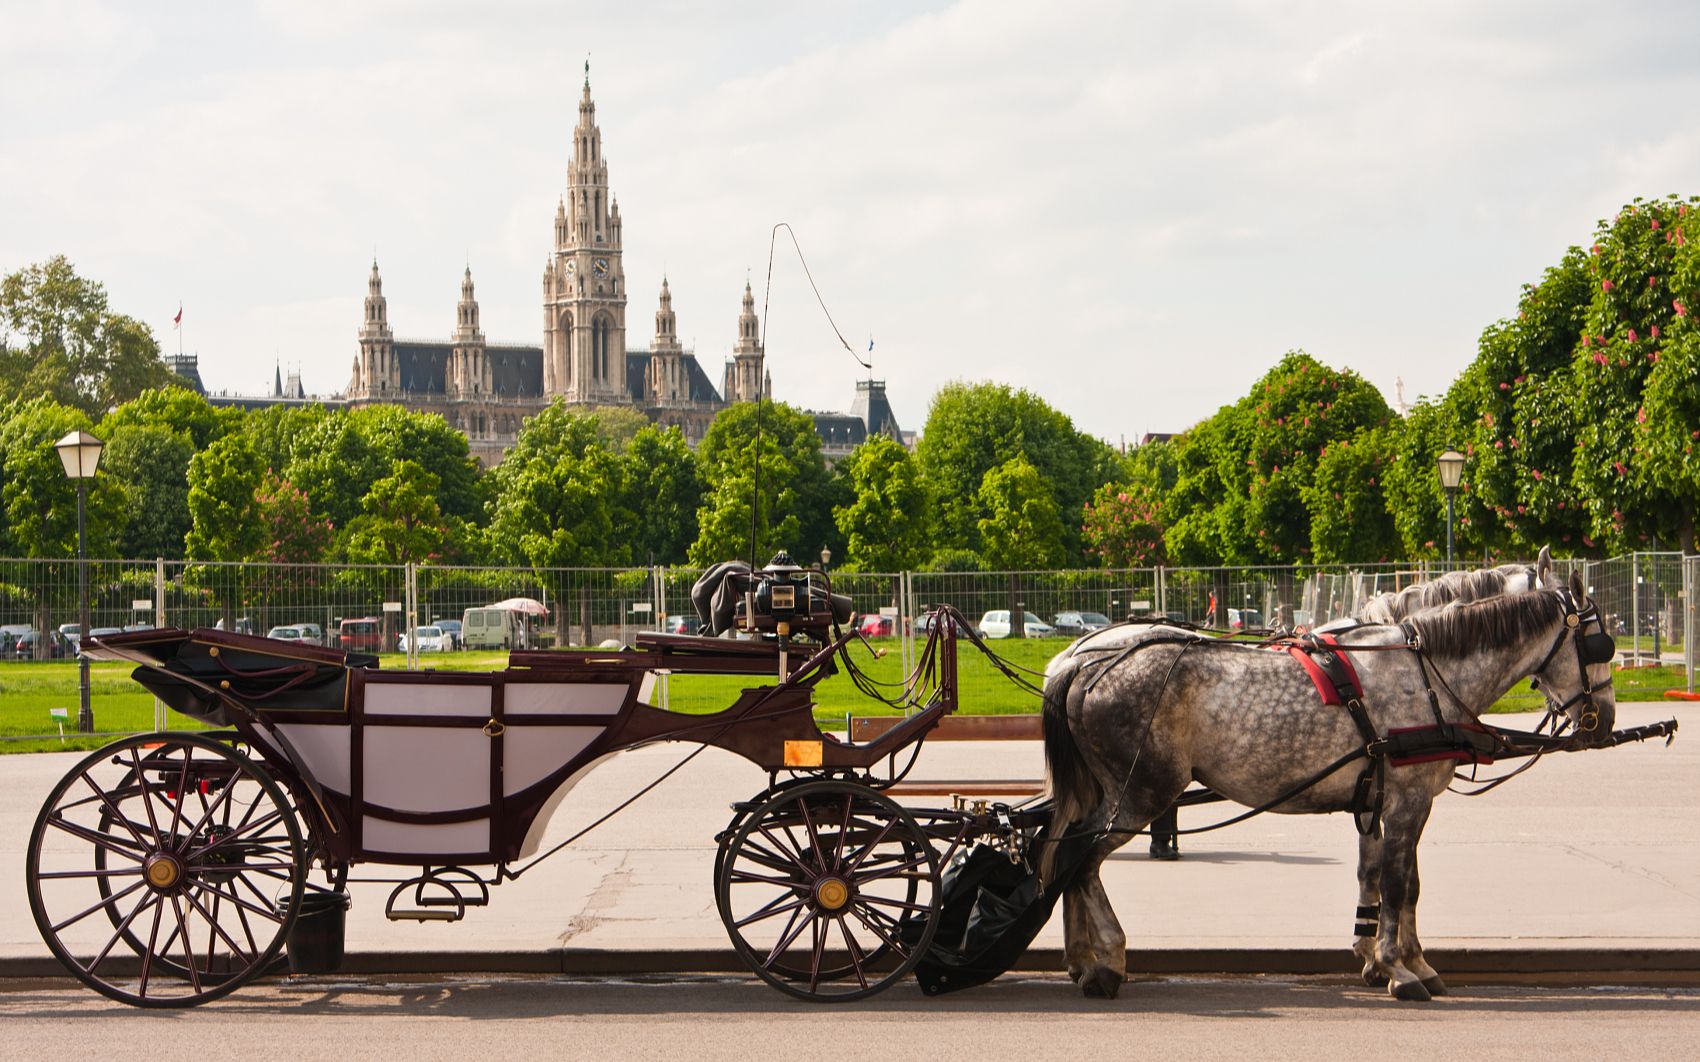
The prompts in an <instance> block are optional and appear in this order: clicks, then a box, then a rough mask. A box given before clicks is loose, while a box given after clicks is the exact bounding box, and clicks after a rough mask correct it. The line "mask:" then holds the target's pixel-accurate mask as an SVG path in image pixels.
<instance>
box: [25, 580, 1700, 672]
mask: <svg viewBox="0 0 1700 1062" xmlns="http://www.w3.org/2000/svg"><path fill="white" fill-rule="evenodd" d="M1463 566H1464V565H1459V567H1463ZM88 567H89V605H90V609H89V611H90V627H91V628H92V629H93V630H95V631H96V632H100V631H111V630H118V629H134V628H137V627H146V626H175V627H184V628H191V627H200V626H206V627H220V628H223V629H226V630H234V631H240V632H243V633H253V634H261V635H264V634H267V633H269V632H270V631H271V630H272V629H274V628H276V627H295V628H297V629H305V630H306V631H307V632H308V635H309V637H312V638H314V639H317V640H321V641H323V642H324V644H327V645H333V646H334V645H338V644H344V645H351V642H350V640H348V639H343V640H342V641H340V642H339V629H340V628H341V626H342V624H343V623H344V621H354V622H357V623H358V622H361V621H371V624H370V626H369V627H368V628H366V629H367V630H368V631H374V630H375V634H367V635H364V636H363V639H362V640H360V641H359V643H358V645H357V647H359V648H376V649H380V650H383V651H396V650H400V649H406V650H407V651H408V653H409V661H408V663H409V666H417V656H418V652H419V641H420V639H419V638H418V637H417V636H415V637H414V638H411V639H410V638H408V637H407V633H408V632H409V631H410V630H416V629H417V628H419V627H429V626H435V625H437V624H438V623H439V622H440V621H441V622H444V623H446V624H447V626H448V627H450V628H452V627H453V625H454V624H455V623H457V622H459V623H464V622H465V621H466V620H467V619H468V618H469V617H468V613H469V610H476V609H481V608H485V607H488V606H491V605H494V604H497V603H498V602H514V601H516V600H517V601H518V602H520V603H521V605H522V606H523V607H524V609H525V610H526V611H525V613H524V614H523V618H522V619H521V620H520V621H518V623H517V624H515V625H514V627H513V628H511V636H510V638H509V641H508V642H504V643H501V644H494V643H492V644H489V645H487V646H486V645H482V644H481V643H480V642H479V640H478V639H477V638H476V637H469V635H470V634H471V632H469V631H467V630H465V629H463V630H461V631H460V632H459V633H458V635H457V634H450V635H448V636H446V637H445V638H444V640H443V644H444V645H445V646H446V647H460V648H491V649H500V648H518V647H521V646H526V647H548V646H595V645H602V644H607V643H620V644H625V643H629V642H630V641H631V640H632V638H633V636H634V635H635V634H636V632H638V631H641V630H657V629H660V630H673V631H689V630H695V616H694V612H693V610H692V607H691V603H690V589H691V585H692V584H693V583H694V582H695V581H696V579H697V577H698V576H699V575H700V574H701V572H700V571H699V570H697V569H693V568H667V567H641V568H548V569H531V568H496V567H441V566H435V565H400V566H383V565H352V564H340V565H339V564H291V565H270V564H235V563H211V562H191V561H181V560H159V559H155V560H93V561H90V562H88ZM1558 567H1559V569H1560V571H1561V573H1563V574H1568V572H1569V571H1571V570H1580V571H1581V572H1582V573H1583V575H1584V578H1585V580H1586V582H1587V584H1588V586H1589V590H1590V593H1591V594H1592V596H1593V597H1594V599H1595V600H1596V601H1597V602H1598V603H1599V605H1600V609H1601V611H1602V613H1603V614H1604V615H1605V616H1606V617H1607V622H1608V623H1609V624H1610V625H1611V628H1612V629H1613V630H1614V631H1615V633H1616V635H1617V638H1618V641H1619V647H1620V660H1621V662H1623V663H1625V664H1632V665H1633V664H1664V665H1668V666H1670V667H1671V668H1680V669H1681V670H1682V672H1683V675H1684V678H1683V680H1682V681H1683V682H1684V683H1686V685H1687V686H1688V687H1689V688H1690V689H1692V688H1693V678H1694V673H1695V671H1696V670H1700V667H1697V665H1700V652H1697V650H1696V646H1695V645H1694V644H1693V641H1694V640H1693V639H1690V638H1688V637H1687V632H1688V630H1689V627H1690V624H1692V623H1694V622H1696V621H1697V617H1696V615H1695V602H1696V596H1697V589H1700V557H1684V556H1683V555H1682V554H1679V553H1632V554H1627V555H1624V556H1619V557H1612V558H1610V559H1607V560H1601V561H1580V560H1577V561H1562V562H1558ZM1443 570H1444V566H1443V565H1439V564H1436V563H1433V562H1412V563H1404V564H1381V565H1357V566H1352V567H1338V568H1326V567H1325V568H1318V567H1302V568H1301V567H1277V566H1267V567H1215V568H1168V567H1154V568H1133V569H1091V570H1080V571H1040V572H1033V571H1028V572H842V571H839V572H832V573H831V575H832V579H833V586H834V589H836V590H837V591H839V592H841V593H847V594H849V595H850V596H851V598H852V600H853V601H854V602H855V605H856V609H857V611H858V612H859V613H862V614H864V615H869V616H874V615H882V616H884V617H888V618H889V622H885V621H874V622H873V623H872V624H871V625H870V627H869V628H868V629H869V631H870V632H871V633H874V634H875V635H880V634H885V635H889V636H892V637H897V638H901V639H902V641H903V643H904V644H903V651H904V654H905V657H906V658H907V657H908V655H909V654H910V653H912V652H913V645H912V637H913V633H914V629H913V628H914V624H913V620H914V618H915V617H918V616H920V615H922V614H923V613H924V612H925V611H926V610H927V609H929V608H931V607H932V606H935V605H946V604H948V605H952V606H954V607H955V608H957V609H958V610H960V611H961V612H962V613H963V614H965V615H966V616H968V617H969V619H970V621H972V622H974V623H976V624H977V625H978V624H979V623H980V622H981V620H982V619H983V618H986V617H988V614H995V613H999V612H1007V613H1008V616H1007V617H1004V618H1003V621H1004V622H1007V623H1008V624H1009V629H1010V633H1011V634H1013V635H1019V634H1021V633H1029V634H1031V633H1043V632H1044V629H1045V627H1047V626H1052V625H1057V624H1058V620H1059V618H1060V617H1066V619H1065V621H1064V630H1063V631H1062V632H1060V633H1069V630H1068V629H1067V626H1066V624H1068V623H1071V622H1076V620H1075V617H1074V615H1072V614H1088V618H1087V622H1089V623H1090V622H1096V620H1097V618H1098V617H1103V618H1105V619H1109V620H1119V619H1124V618H1127V617H1129V616H1138V615H1151V614H1159V615H1166V616H1169V617H1171V618H1175V619H1183V620H1187V621H1189V622H1193V623H1198V624H1202V625H1208V626H1216V627H1227V628H1236V627H1245V628H1256V627H1263V626H1271V625H1275V624H1288V625H1299V626H1303V625H1314V624H1320V623H1324V622H1327V621H1329V620H1332V619H1337V618H1339V617H1342V616H1347V615H1351V614H1352V613H1353V612H1355V611H1356V610H1357V609H1358V608H1359V607H1360V606H1361V605H1362V604H1363V602H1364V601H1365V600H1367V599H1368V598H1369V597H1371V596H1373V595H1375V594H1378V593H1383V592H1387V591H1392V590H1399V589H1402V588H1404V587H1406V586H1408V585H1410V584H1412V583H1414V582H1420V581H1423V580H1426V579H1430V578H1432V577H1434V576H1435V575H1436V574H1438V573H1439V572H1441V571H1443ZM77 588H78V581H77V564H76V562H75V561H71V560H34V559H0V654H3V656H4V658H5V659H10V660H53V659H67V658H70V657H72V656H73V655H74V653H75V649H74V646H73V644H72V642H71V641H70V640H69V638H68V637H64V636H61V634H60V631H61V628H62V627H63V626H64V625H67V624H74V623H75V621H76V615H77V599H78V589H77ZM1029 628H1030V629H1029ZM65 634H66V635H74V634H75V631H74V630H72V629H69V628H67V629H66V630H65ZM510 643H511V644H510ZM351 647H355V646H353V645H351Z"/></svg>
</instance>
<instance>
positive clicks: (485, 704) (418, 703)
mask: <svg viewBox="0 0 1700 1062" xmlns="http://www.w3.org/2000/svg"><path fill="white" fill-rule="evenodd" d="M365 703H366V714H367V715H443V716H466V717H468V718H480V719H488V718H489V717H490V687H489V686H470V685H458V684H451V683H447V682H442V683H435V682H383V681H378V680H373V679H367V680H366V702H365Z"/></svg>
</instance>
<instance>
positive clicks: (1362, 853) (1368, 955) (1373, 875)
mask: <svg viewBox="0 0 1700 1062" xmlns="http://www.w3.org/2000/svg"><path fill="white" fill-rule="evenodd" d="M1380 910H1381V838H1379V837H1373V836H1369V835H1366V834H1359V835H1358V910H1357V921H1355V922H1354V923H1353V930H1354V935H1353V937H1352V951H1353V952H1354V953H1356V954H1357V956H1358V958H1359V959H1361V960H1363V979H1364V984H1366V985H1368V986H1370V987H1371V988H1382V987H1385V986H1386V984H1387V981H1388V977H1387V971H1385V970H1383V969H1382V968H1381V965H1380V964H1379V963H1377V962H1376V961H1375V936H1374V934H1369V935H1364V934H1361V933H1358V932H1357V930H1358V929H1360V928H1363V927H1368V928H1371V929H1373V928H1375V925H1376V923H1377V922H1378V921H1379V919H1380Z"/></svg>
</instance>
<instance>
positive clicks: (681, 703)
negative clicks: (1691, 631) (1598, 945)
mask: <svg viewBox="0 0 1700 1062" xmlns="http://www.w3.org/2000/svg"><path fill="white" fill-rule="evenodd" d="M875 644H877V645H879V646H880V647H881V648H884V649H887V650H888V652H887V654H886V655H885V656H884V657H882V658H880V659H877V660H876V659H871V658H870V656H869V653H868V651H867V649H866V648H864V647H863V646H861V645H860V644H857V645H855V646H853V647H852V648H851V653H852V654H853V655H854V659H855V661H856V663H857V664H858V665H859V666H860V667H861V668H862V670H863V671H865V672H866V673H867V674H868V675H869V676H870V677H872V678H874V679H876V680H878V681H880V682H896V681H898V680H899V679H900V678H901V672H902V665H901V657H900V656H899V653H898V643H897V641H896V640H895V639H881V640H880V641H878V642H876V643H875ZM1066 644H1067V643H1066V642H1064V641H1063V640H1062V639H1060V638H1035V639H1020V640H1005V641H1000V642H997V643H995V648H996V650H997V652H998V653H999V655H1001V656H1003V657H1004V658H1005V659H1006V660H1008V661H1009V662H1010V663H1011V664H1013V665H1016V666H1018V667H1023V668H1028V669H1030V670H1032V671H1037V672H1042V671H1043V670H1044V668H1045V664H1046V663H1047V662H1048V661H1049V660H1050V658H1051V657H1052V656H1053V655H1055V654H1056V653H1057V652H1059V651H1060V650H1061V649H1062V648H1063V646H1064V645H1066ZM957 659H958V668H957V680H958V684H959V686H960V702H961V711H962V712H963V714H967V715H1009V714H1017V713H1022V712H1036V711H1038V710H1039V699H1038V698H1037V697H1035V696H1034V695H1032V694H1030V693H1028V692H1026V691H1025V690H1022V689H1021V688H1019V687H1018V686H1016V685H1015V684H1014V683H1012V682H1010V681H1009V680H1008V679H1006V678H1004V676H1003V675H1002V674H1000V673H998V672H997V671H996V670H995V669H994V668H993V667H992V666H991V664H990V663H989V662H988V661H987V660H986V659H985V658H984V657H983V656H981V655H980V653H979V652H978V651H976V650H975V649H974V648H973V646H972V645H970V644H969V643H967V642H963V643H960V648H959V653H958V658H957ZM506 660H507V656H506V654H505V653H444V654H442V655H440V656H439V655H436V654H429V655H427V656H426V657H425V658H424V660H423V665H424V666H425V667H428V668H434V669H436V670H440V671H490V670H498V669H500V668H502V667H503V666H504V665H505V663H506ZM382 666H383V667H384V669H385V670H399V669H401V668H403V667H405V666H406V657H405V655H403V654H401V653H390V654H385V655H384V657H383V662H382ZM1035 681H1037V680H1036V679H1035ZM1686 682H1687V675H1686V673H1685V672H1684V670H1683V669H1682V668H1680V667H1675V666H1660V667H1651V668H1630V669H1625V670H1622V671H1618V672H1616V673H1615V675H1614V682H1613V685H1614V687H1615V688H1616V691H1617V699H1618V700H1620V701H1656V700H1660V699H1661V698H1662V697H1663V694H1664V691H1665V690H1667V689H1681V688H1683V687H1684V685H1685V684H1686ZM762 684H763V683H762V681H761V680H760V679H759V678H758V677H757V676H753V675H749V676H745V675H674V676H673V677H672V679H671V683H670V686H669V690H668V694H669V703H670V705H671V707H672V709H673V710H674V711H676V712H686V713H691V714H703V713H708V712H717V711H719V710H721V709H722V708H725V707H726V706H727V705H729V704H731V703H732V702H733V701H734V700H735V699H736V698H737V696H738V693H739V691H741V690H743V689H745V688H746V687H752V686H758V685H762ZM90 689H91V704H92V707H93V709H94V722H95V730H96V731H98V732H101V733H108V734H110V733H132V732H136V731H144V730H151V729H153V725H154V702H153V697H152V695H151V694H149V693H148V692H147V691H146V690H144V689H142V687H141V686H139V685H138V684H136V683H135V682H134V681H133V680H131V678H130V667H129V665H126V664H95V665H94V666H93V667H91V668H90ZM815 701H816V708H815V718H816V719H817V720H819V721H820V723H821V724H822V725H823V726H826V727H831V728H838V727H842V726H843V725H844V720H845V718H846V717H847V716H850V715H891V714H895V713H896V711H897V709H894V708H891V707H889V706H887V705H885V704H882V703H880V702H879V701H876V700H871V699H869V698H867V697H864V696H863V695H862V694H861V692H860V691H858V690H857V689H856V687H855V685H854V684H853V683H852V682H851V681H850V678H849V676H848V675H845V674H843V673H842V671H840V673H839V674H836V675H833V676H832V677H830V678H828V679H826V680H824V681H822V682H821V683H820V684H819V685H818V686H816V687H815ZM1541 704H1542V699H1541V695H1540V694H1538V693H1535V692H1533V691H1531V690H1530V689H1529V688H1528V684H1527V683H1523V684H1520V685H1519V686H1518V687H1517V688H1516V689H1514V690H1512V691H1511V692H1510V693H1508V694H1506V695H1505V697H1503V698H1502V699H1501V700H1500V701H1499V703H1498V704H1495V705H1494V706H1493V708H1492V709H1490V711H1492V712H1523V711H1534V710H1538V709H1539V708H1540V707H1541ZM50 708H65V709H67V710H68V715H69V716H70V720H69V722H70V723H72V724H74V723H75V721H76V716H77V667H76V664H74V663H34V662H24V663H19V662H10V661H8V662H0V737H7V736H16V735H43V734H50V735H54V736H52V737H47V738H39V737H38V738H34V739H31V740H0V754H4V753H10V752H46V751H55V750H61V749H91V748H98V747H100V746H101V745H103V744H105V743H106V742H107V741H110V740H111V738H107V737H87V736H82V737H71V736H69V734H68V735H67V737H66V739H65V742H64V743H63V744H62V743H61V742H60V740H59V738H58V736H57V734H56V733H55V730H56V726H55V723H54V720H53V719H52V718H51V717H50V716H49V715H48V709H50ZM166 725H167V727H169V728H171V729H182V730H199V729H205V724H202V723H199V722H197V721H195V720H193V719H189V718H187V717H185V716H181V715H178V714H177V713H176V712H167V719H166Z"/></svg>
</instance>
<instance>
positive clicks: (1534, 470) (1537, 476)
mask: <svg viewBox="0 0 1700 1062" xmlns="http://www.w3.org/2000/svg"><path fill="white" fill-rule="evenodd" d="M1529 475H1531V476H1534V477H1535V482H1537V483H1538V482H1540V479H1541V470H1540V469H1538V468H1531V469H1529Z"/></svg>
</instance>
